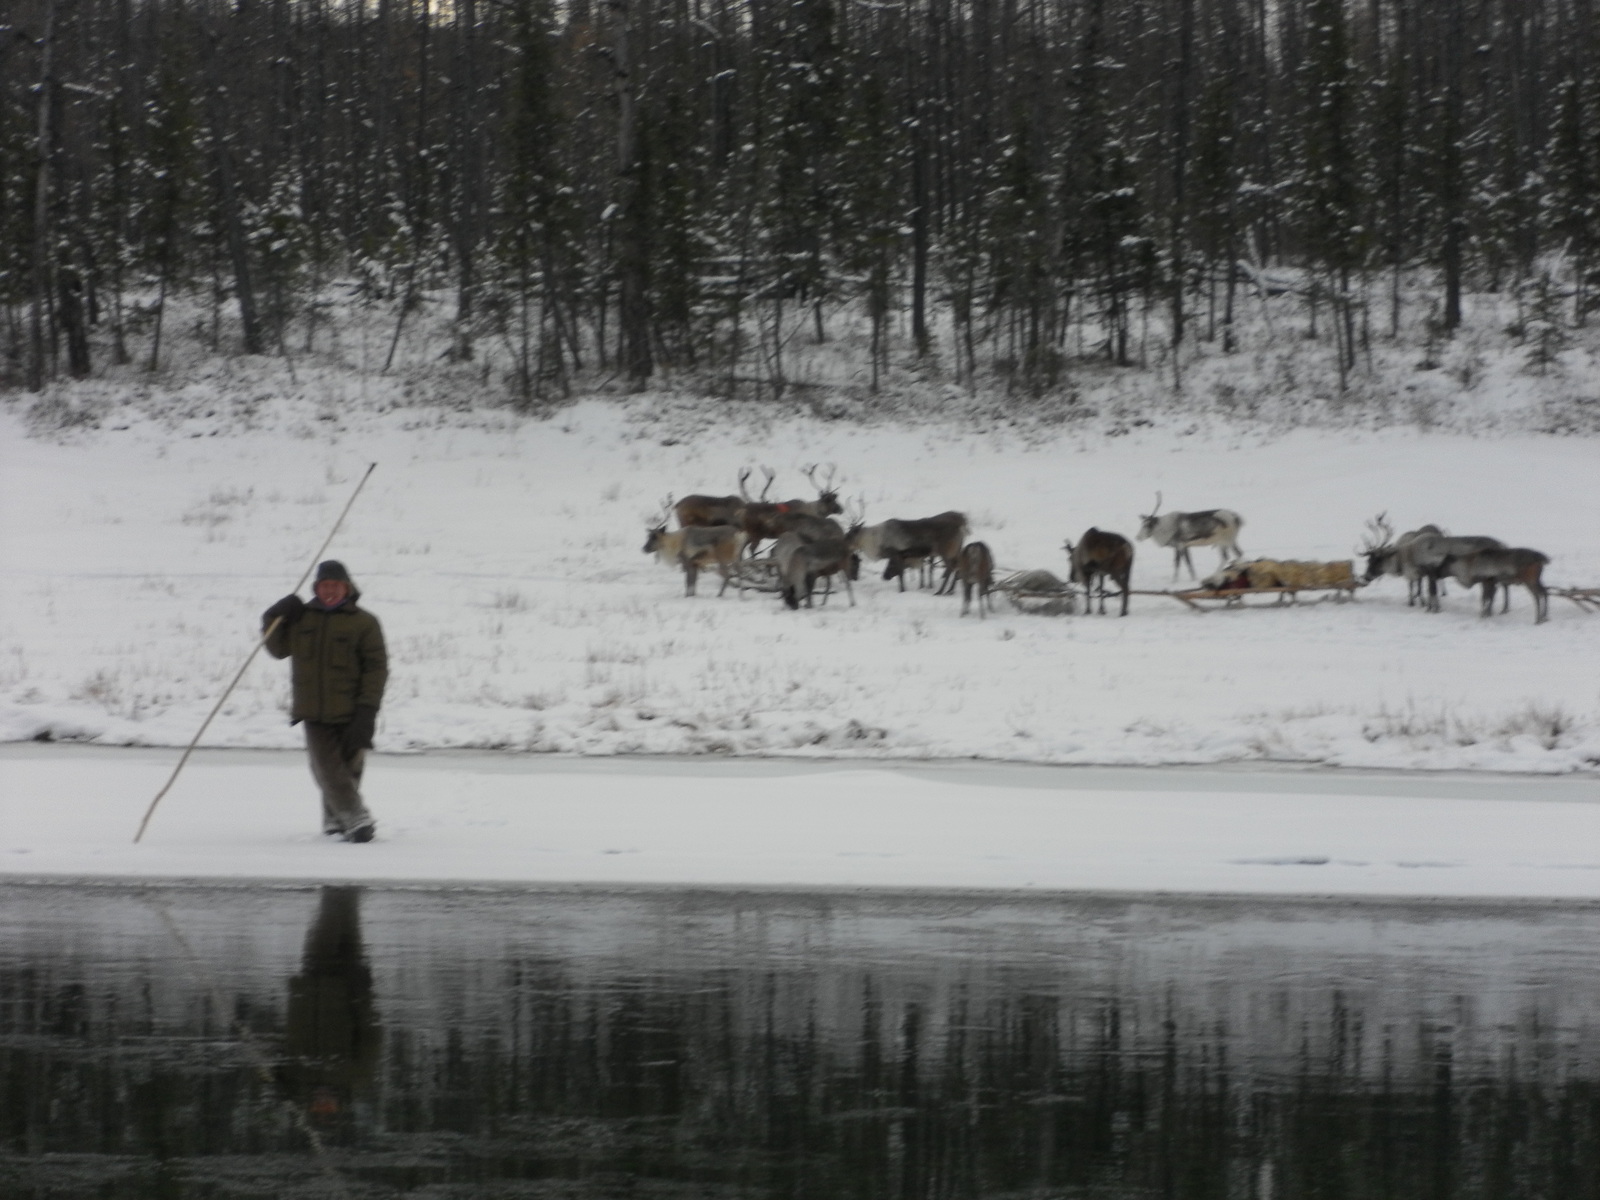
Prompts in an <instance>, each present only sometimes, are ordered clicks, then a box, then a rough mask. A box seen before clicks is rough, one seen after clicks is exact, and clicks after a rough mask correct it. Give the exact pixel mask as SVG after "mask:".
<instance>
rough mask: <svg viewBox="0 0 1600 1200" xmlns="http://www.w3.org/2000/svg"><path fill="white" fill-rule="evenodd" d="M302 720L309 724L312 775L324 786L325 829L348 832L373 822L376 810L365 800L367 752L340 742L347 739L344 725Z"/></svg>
mask: <svg viewBox="0 0 1600 1200" xmlns="http://www.w3.org/2000/svg"><path fill="white" fill-rule="evenodd" d="M302 724H304V725H305V727H306V752H307V753H308V754H309V755H310V756H311V777H312V778H313V779H315V780H316V781H317V786H318V787H319V788H321V789H322V828H323V831H324V832H330V831H332V832H338V833H344V832H346V831H347V830H350V829H354V828H355V827H356V826H357V825H360V824H362V823H363V822H368V823H370V822H371V820H372V814H371V813H369V812H368V811H367V806H366V805H365V804H364V803H362V801H361V768H362V767H363V766H364V765H365V763H366V758H367V752H366V751H365V750H357V751H356V752H355V753H354V754H349V755H347V754H346V753H345V752H344V747H343V746H342V745H341V744H340V743H341V742H342V741H343V740H344V726H343V725H329V724H326V723H324V722H322V721H304V722H302Z"/></svg>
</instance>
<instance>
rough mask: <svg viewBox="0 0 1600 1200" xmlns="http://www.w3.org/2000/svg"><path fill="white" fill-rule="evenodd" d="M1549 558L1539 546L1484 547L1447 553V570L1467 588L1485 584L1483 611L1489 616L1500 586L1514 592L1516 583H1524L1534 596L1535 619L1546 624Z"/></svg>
mask: <svg viewBox="0 0 1600 1200" xmlns="http://www.w3.org/2000/svg"><path fill="white" fill-rule="evenodd" d="M1549 561H1550V559H1549V557H1548V556H1547V555H1544V554H1541V553H1539V551H1537V550H1527V549H1504V548H1502V549H1498V550H1497V549H1484V550H1474V551H1471V552H1469V553H1466V554H1459V555H1451V556H1449V557H1447V558H1446V559H1445V563H1444V570H1446V571H1448V572H1449V573H1450V574H1451V575H1453V576H1455V579H1456V582H1458V583H1460V584H1461V585H1462V586H1463V587H1465V588H1469V589H1470V588H1471V587H1472V585H1473V584H1475V583H1481V584H1482V585H1483V608H1482V611H1481V614H1480V615H1482V616H1485V617H1487V616H1492V615H1493V613H1494V590H1495V587H1496V586H1499V587H1500V588H1501V589H1502V590H1503V591H1505V592H1510V590H1511V585H1512V584H1517V583H1520V584H1521V585H1522V586H1523V587H1525V588H1527V589H1528V594H1529V595H1530V596H1532V597H1533V623H1534V624H1535V625H1542V624H1543V623H1544V622H1545V621H1548V620H1549V619H1550V594H1549V592H1548V591H1547V590H1546V589H1545V586H1544V579H1543V575H1544V568H1545V566H1546V564H1548V563H1549ZM1501 611H1502V612H1504V611H1505V610H1504V609H1502V610H1501Z"/></svg>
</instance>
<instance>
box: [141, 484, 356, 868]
mask: <svg viewBox="0 0 1600 1200" xmlns="http://www.w3.org/2000/svg"><path fill="white" fill-rule="evenodd" d="M377 469H378V464H377V463H373V464H372V465H371V466H369V467H368V468H367V473H366V474H365V475H363V476H362V477H361V482H360V483H358V484H356V490H355V491H353V492H351V493H350V499H349V500H347V501H346V502H345V506H344V511H343V512H341V513H340V514H339V519H338V520H337V521H335V522H334V523H333V528H332V529H330V530H328V536H327V537H326V538H324V539H323V541H322V545H321V546H319V547H318V548H317V552H316V553H315V554H313V555H312V556H311V563H310V565H309V566H307V567H306V569H305V573H304V574H303V575H301V576H300V582H299V583H297V584H295V585H294V590H295V591H296V592H298V591H299V590H300V589H301V588H303V587H305V585H306V580H307V579H309V578H311V572H312V571H314V570H316V568H317V564H318V563H319V562H321V561H322V556H323V554H324V553H326V552H327V549H328V547H329V545H331V544H332V542H333V536H334V534H336V533H338V532H339V526H341V525H343V524H344V519H345V518H346V517H347V516H349V515H350V508H351V506H352V505H354V504H355V502H356V497H357V496H359V495H360V494H361V489H362V488H364V487H366V486H367V480H368V479H370V478H371V477H372V473H373V472H374V471H376V470H377ZM282 623H283V618H282V617H274V618H273V619H272V624H270V625H268V626H267V627H266V629H265V630H264V631H263V632H262V634H261V638H260V640H259V641H257V642H256V644H255V648H254V649H252V650H251V651H250V653H249V655H248V656H246V658H245V660H244V665H243V666H241V667H240V668H239V673H238V674H237V675H235V676H234V677H233V682H232V683H230V684H228V688H227V690H226V691H224V692H223V693H222V697H221V699H219V700H218V701H217V703H216V707H214V708H213V709H212V710H211V711H210V712H209V713H207V714H206V719H205V720H204V721H202V722H201V723H200V728H199V729H198V730H196V731H195V735H194V740H193V741H191V742H190V743H189V746H188V748H187V749H186V750H184V752H183V757H182V758H180V759H179V760H178V765H177V766H175V767H173V768H172V774H171V775H170V776H168V777H167V782H166V783H165V784H163V785H162V788H161V790H160V791H159V792H157V793H156V798H155V799H154V800H152V801H150V807H149V808H147V809H146V810H145V814H144V820H142V821H140V822H139V832H138V833H136V834H134V835H133V841H134V844H135V845H138V843H139V839H140V838H142V837H144V831H145V828H146V827H147V826H148V825H149V824H150V818H151V817H152V816H154V815H155V811H156V805H158V804H160V803H161V797H163V796H165V795H166V794H167V792H168V791H170V790H171V789H172V785H173V783H174V782H175V781H176V780H177V778H178V772H179V771H181V770H183V764H184V763H186V762H188V761H189V755H191V754H193V753H194V748H195V747H196V746H198V745H199V744H200V739H201V738H202V737H203V736H204V735H205V732H206V728H207V727H208V726H209V725H210V724H211V720H212V718H213V717H215V716H216V715H217V714H218V713H219V712H221V711H222V706H223V705H224V704H225V703H227V700H228V697H229V696H231V695H232V694H233V689H234V688H236V687H238V686H239V680H241V679H243V678H244V673H245V671H246V669H248V667H249V666H250V664H251V663H252V662H254V661H255V657H256V655H257V654H259V653H260V652H261V647H263V646H265V645H266V644H267V639H268V638H269V637H271V636H272V635H273V634H274V633H275V632H277V629H278V626H279V625H280V624H282Z"/></svg>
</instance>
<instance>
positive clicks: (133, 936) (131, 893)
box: [0, 745, 1600, 1200]
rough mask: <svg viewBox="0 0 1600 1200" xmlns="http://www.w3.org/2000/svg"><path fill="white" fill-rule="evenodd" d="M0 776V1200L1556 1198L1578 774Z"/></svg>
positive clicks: (1582, 1035)
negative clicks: (357, 790) (325, 811)
mask: <svg viewBox="0 0 1600 1200" xmlns="http://www.w3.org/2000/svg"><path fill="white" fill-rule="evenodd" d="M176 759H177V754H176V752H173V751H155V750H118V749H100V748H92V747H71V746H47V745H45V746H17V745H13V746H7V747H3V748H0V784H3V788H0V869H3V875H0V1195H88V1194H92V1195H96V1196H102V1197H110V1198H113V1200H144V1198H145V1197H157V1196H173V1195H184V1196H187V1195H205V1196H210V1197H217V1198H219V1200H230V1198H232V1197H245V1196H251V1197H255V1196H262V1195H272V1196H275V1197H287V1198H294V1197H301V1196H305V1197H311V1196H330V1195H331V1196H364V1197H399V1196H407V1195H419V1196H421V1195H426V1196H428V1197H453V1196H460V1197H474V1198H477V1197H487V1198H491V1200H494V1198H499V1197H507V1198H510V1197H526V1196H563V1197H573V1198H578V1200H581V1198H587V1197H597V1198H599V1197H606V1198H609V1197H620V1196H629V1197H642V1196H651V1197H654V1196H659V1197H669V1196H670V1197H680V1196H684V1197H687V1196H695V1197H701V1196H716V1197H728V1198H730V1200H733V1198H744V1197H752V1198H754V1197H795V1198H797V1200H798V1198H802V1197H804V1198H810V1197H827V1198H830V1200H832V1198H834V1197H846V1196H848V1197H859V1198H861V1200H880V1198H882V1200H890V1198H901V1197H991V1196H992V1197H1000V1196H1006V1197H1012V1196H1018V1195H1028V1196H1039V1197H1086V1196H1093V1197H1098V1198H1102V1200H1143V1198H1145V1197H1154V1196H1172V1195H1177V1196H1185V1197H1247V1198H1250V1200H1273V1198H1277V1197H1292V1196H1311V1195H1344V1196H1367V1195H1372V1196H1380V1195H1384V1196H1397V1197H1413V1196H1439V1197H1473V1198H1476V1197H1481V1198H1483V1200H1520V1198H1521V1197H1528V1198H1530V1200H1531V1198H1533V1197H1549V1196H1570V1195H1587V1194H1591V1193H1593V1192H1594V1191H1595V1190H1596V1189H1597V1188H1600V1103H1597V1102H1596V1097H1597V1096H1600V953H1597V952H1596V950H1595V947H1596V946H1597V945H1600V796H1597V790H1600V789H1597V787H1596V783H1595V781H1594V780H1593V779H1592V778H1588V777H1575V776H1567V777H1556V778H1550V777H1523V776H1487V775H1421V774H1409V775H1408V774H1399V773H1392V774H1391V773H1357V772H1328V771H1318V770H1306V769H1295V768H1285V767H1279V768H1268V767H1252V768H1209V767H1208V768H1196V769H1097V768H1081V767H1079V768H1048V767H1035V766H1012V765H1005V764H986V763H976V762H961V763H923V764H905V763H895V764H887V763H886V764H873V765H863V764H859V763H856V764H838V763H821V762H812V763H803V762H792V761H770V760H768V761H749V760H710V759H687V760H672V759H646V760H628V759H571V758H554V757H530V756H510V755H491V754H445V755H429V756H415V757H400V756H379V757H378V758H377V759H376V761H375V762H374V764H373V766H372V768H371V771H370V775H369V779H370V789H369V790H370V793H371V803H372V805H373V807H374V808H375V809H376V810H377V812H378V815H379V821H380V839H381V840H380V841H378V842H374V843H372V844H370V845H366V846H348V845H344V844H342V843H337V842H331V841H328V840H326V839H323V838H321V837H320V836H318V835H317V833H316V832H315V820H314V816H315V800H314V797H313V794H312V791H311V787H310V782H309V780H308V779H307V778H306V777H305V766H304V763H303V761H302V758H301V756H300V755H298V754H291V753H283V752H243V751H215V752H204V753H201V754H200V755H198V756H197V757H196V759H195V760H194V761H193V763H192V764H191V766H190V767H189V769H188V770H186V771H185V773H184V775H183V776H182V777H180V780H179V783H178V785H177V786H176V787H175V788H174V789H173V791H172V793H171V794H170V795H169V796H168V798H167V799H166V800H165V801H163V804H162V807H161V808H160V809H159V810H158V812H157V814H156V817H155V819H154V820H153V821H152V823H151V827H150V831H149V833H148V835H147V837H146V839H145V840H144V841H143V842H142V843H141V844H139V845H137V846H135V845H134V844H133V843H132V834H133V830H134V829H135V827H136V826H137V823H138V819H139V817H140V816H141V815H142V813H143V811H144V809H145V807H146V806H147V805H148V803H149V799H150V797H151V796H152V795H154V793H155V791H156V789H157V788H158V787H159V786H160V784H161V783H162V782H163V781H164V780H165V778H166V776H167V775H168V774H169V773H170V771H171V769H172V765H173V764H174V763H175V762H176Z"/></svg>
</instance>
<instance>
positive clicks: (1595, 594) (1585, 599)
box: [1550, 587, 1600, 612]
mask: <svg viewBox="0 0 1600 1200" xmlns="http://www.w3.org/2000/svg"><path fill="white" fill-rule="evenodd" d="M1550 594H1551V595H1552V596H1561V597H1563V598H1564V599H1567V600H1571V601H1572V602H1573V603H1574V604H1576V605H1577V606H1578V607H1579V608H1581V609H1582V610H1583V611H1584V612H1600V588H1592V587H1591V588H1580V587H1565V588H1551V589H1550Z"/></svg>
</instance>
